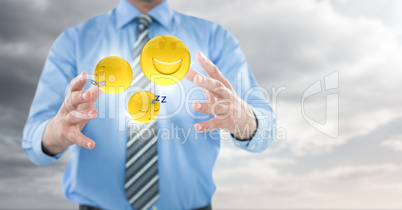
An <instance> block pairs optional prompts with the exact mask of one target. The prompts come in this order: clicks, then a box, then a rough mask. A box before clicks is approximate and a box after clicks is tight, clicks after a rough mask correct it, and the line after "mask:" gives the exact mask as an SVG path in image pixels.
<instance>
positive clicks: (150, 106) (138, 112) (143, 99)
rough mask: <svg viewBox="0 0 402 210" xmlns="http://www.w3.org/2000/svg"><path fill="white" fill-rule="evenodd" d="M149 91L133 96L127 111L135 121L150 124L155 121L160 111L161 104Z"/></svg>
mask: <svg viewBox="0 0 402 210" xmlns="http://www.w3.org/2000/svg"><path fill="white" fill-rule="evenodd" d="M156 99H157V98H156V96H155V95H154V94H152V93H151V92H149V91H140V92H137V93H135V94H134V95H133V96H131V98H130V100H129V101H128V106H127V110H128V113H129V114H130V116H131V118H133V120H135V121H137V122H140V123H148V122H151V121H152V120H154V119H155V118H156V117H157V116H158V114H159V110H160V102H159V101H157V100H156Z"/></svg>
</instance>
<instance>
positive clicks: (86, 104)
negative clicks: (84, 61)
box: [42, 72, 101, 155]
mask: <svg viewBox="0 0 402 210" xmlns="http://www.w3.org/2000/svg"><path fill="white" fill-rule="evenodd" d="M87 81H88V74H87V73H86V72H83V73H81V74H80V75H78V77H76V78H74V79H73V80H72V82H71V86H70V89H69V91H68V94H67V96H66V98H65V100H64V102H63V104H62V106H61V107H60V110H59V112H58V113H57V114H56V116H55V117H53V118H52V119H51V120H50V121H49V123H48V125H47V126H46V129H45V132H44V134H43V139H42V146H43V147H42V148H43V150H44V152H45V153H48V154H49V155H56V154H59V153H61V152H63V151H64V150H65V149H66V148H67V147H68V146H70V145H72V144H78V145H80V146H82V147H85V148H87V149H93V148H94V147H95V142H94V141H93V140H91V139H90V138H88V137H86V136H84V135H83V134H82V133H81V130H82V129H83V128H84V126H85V124H86V123H87V122H88V121H89V120H92V119H94V118H95V117H96V116H97V114H98V111H97V110H96V108H95V103H96V100H98V98H99V96H100V94H101V91H100V89H99V88H98V87H97V86H93V87H91V88H89V89H88V90H84V86H85V84H86V82H87Z"/></svg>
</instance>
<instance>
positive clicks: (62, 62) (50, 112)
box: [22, 29, 77, 165]
mask: <svg viewBox="0 0 402 210" xmlns="http://www.w3.org/2000/svg"><path fill="white" fill-rule="evenodd" d="M75 37H76V36H75V33H74V30H73V29H68V30H66V31H65V32H63V33H62V34H61V35H60V36H59V37H58V38H57V39H56V41H55V42H54V44H53V46H52V48H51V50H50V52H49V55H48V57H47V60H46V62H45V65H44V68H43V71H42V74H41V76H40V79H39V83H38V87H37V89H36V94H35V97H34V100H33V102H32V105H31V109H30V111H29V116H28V120H27V122H26V124H25V127H24V133H23V140H22V148H23V149H24V152H25V154H26V155H27V156H28V158H29V159H30V160H31V161H32V162H33V163H35V164H37V165H45V164H50V163H52V162H54V161H55V160H57V159H59V158H60V157H61V156H62V154H63V153H64V152H63V153H61V154H58V155H56V156H49V155H47V154H45V153H44V152H43V151H42V137H43V132H44V131H45V128H46V126H47V124H48V122H49V120H50V119H51V118H52V117H54V116H55V115H56V113H57V112H58V110H59V109H60V107H61V105H62V103H63V101H64V96H65V93H66V91H67V90H68V85H69V82H70V81H71V80H72V79H73V78H74V77H75V76H76V75H77V71H76V65H75V63H76V62H75V48H76V47H75V41H74V39H75Z"/></svg>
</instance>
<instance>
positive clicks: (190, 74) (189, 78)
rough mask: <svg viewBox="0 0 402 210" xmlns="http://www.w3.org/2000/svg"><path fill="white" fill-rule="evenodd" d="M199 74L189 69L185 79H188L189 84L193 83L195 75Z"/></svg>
mask: <svg viewBox="0 0 402 210" xmlns="http://www.w3.org/2000/svg"><path fill="white" fill-rule="evenodd" d="M197 74H200V72H198V71H197V70H195V69H193V68H190V69H189V70H188V72H187V74H186V76H185V77H186V79H188V80H189V81H190V82H194V77H195V75H197Z"/></svg>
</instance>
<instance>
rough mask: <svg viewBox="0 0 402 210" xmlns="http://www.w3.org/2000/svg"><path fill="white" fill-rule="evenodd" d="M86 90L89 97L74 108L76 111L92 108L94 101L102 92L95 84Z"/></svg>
mask: <svg viewBox="0 0 402 210" xmlns="http://www.w3.org/2000/svg"><path fill="white" fill-rule="evenodd" d="M86 91H88V92H89V93H90V95H91V97H90V99H89V100H88V101H86V102H85V103H81V104H79V105H78V107H77V108H76V110H78V111H81V110H87V109H91V108H94V107H95V104H96V101H97V100H98V99H99V96H100V95H101V94H102V93H103V92H102V91H101V90H100V89H99V87H97V86H92V87H91V88H89V89H88V90H86Z"/></svg>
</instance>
